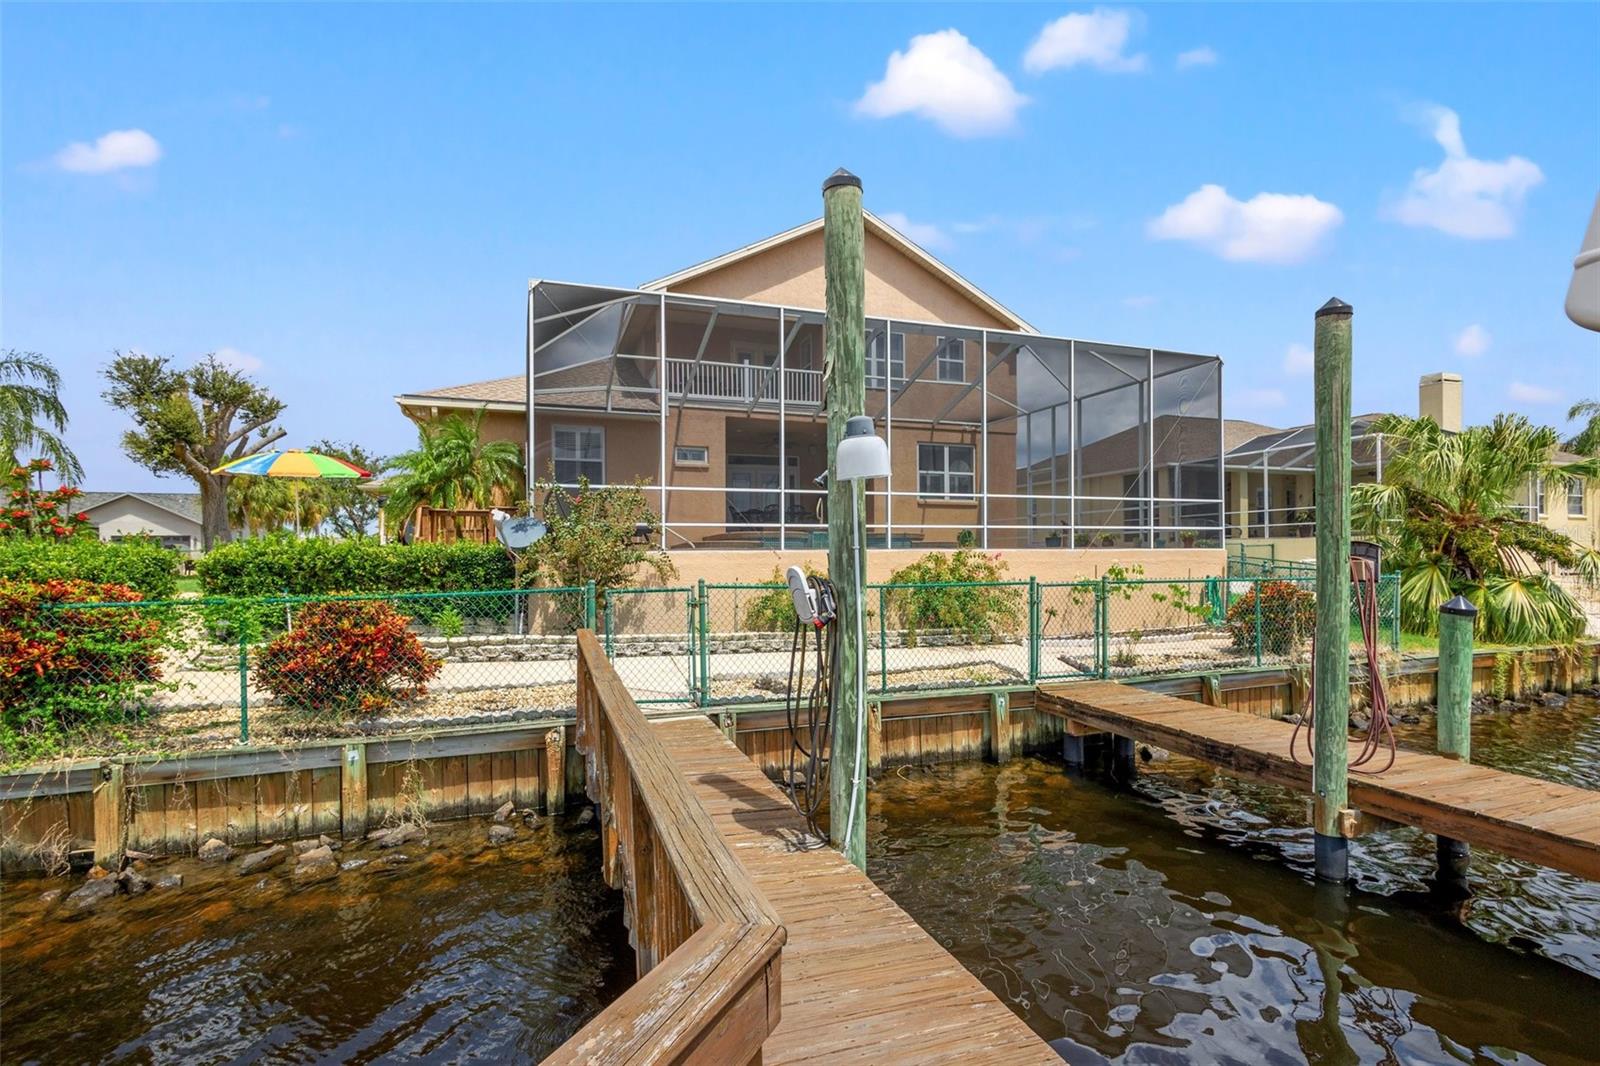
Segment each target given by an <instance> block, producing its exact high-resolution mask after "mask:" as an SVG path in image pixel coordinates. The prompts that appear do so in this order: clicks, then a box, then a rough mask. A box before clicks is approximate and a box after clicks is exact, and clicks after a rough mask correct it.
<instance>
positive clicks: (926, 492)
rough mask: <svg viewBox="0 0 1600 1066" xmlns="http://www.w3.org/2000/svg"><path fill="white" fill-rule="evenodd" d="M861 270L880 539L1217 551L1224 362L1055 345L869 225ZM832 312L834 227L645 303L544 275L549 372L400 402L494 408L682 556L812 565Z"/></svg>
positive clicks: (538, 286) (488, 420) (498, 425)
mask: <svg viewBox="0 0 1600 1066" xmlns="http://www.w3.org/2000/svg"><path fill="white" fill-rule="evenodd" d="M866 274H867V283H866V312H867V316H868V319H867V325H866V331H867V338H866V387H867V393H866V409H867V413H868V414H870V415H872V416H873V418H874V419H875V420H876V422H877V428H878V432H879V433H880V434H882V435H883V436H884V438H885V439H886V440H887V441H888V442H889V446H890V455H891V464H892V469H893V474H892V477H891V478H890V479H888V480H887V482H879V483H874V484H873V485H872V486H871V490H872V491H871V492H870V493H869V497H868V502H867V515H866V521H867V524H868V527H869V537H870V542H871V543H872V544H873V545H874V546H876V547H880V548H881V547H884V546H885V545H887V546H889V547H892V548H904V549H919V550H920V549H926V548H933V547H945V548H948V547H955V546H958V545H964V544H972V545H974V546H982V547H988V548H991V549H996V548H1005V549H1012V548H1035V547H1036V548H1044V547H1046V546H1049V547H1057V546H1063V547H1072V546H1083V547H1087V546H1091V545H1092V546H1096V547H1112V546H1116V547H1126V548H1143V547H1176V548H1181V547H1196V546H1198V547H1211V548H1213V549H1214V548H1218V547H1220V546H1221V543H1222V506H1221V487H1222V481H1221V479H1222V471H1221V462H1220V460H1221V451H1222V431H1221V430H1222V427H1221V361H1220V360H1219V359H1217V358H1216V357H1215V356H1208V355H1191V354H1185V353H1179V352H1167V351H1159V350H1153V349H1150V348H1137V347H1128V346H1124V345H1115V344H1103V343H1098V342H1088V341H1082V340H1077V341H1074V340H1071V339H1068V338H1059V337H1048V336H1044V335H1042V334H1040V333H1038V332H1037V331H1036V330H1034V329H1033V327H1032V326H1030V325H1029V324H1028V323H1027V322H1026V321H1024V320H1023V319H1022V318H1021V317H1020V316H1019V315H1017V314H1016V313H1015V312H1013V311H1011V310H1010V309H1008V308H1006V307H1005V306H1003V305H1002V304H1000V303H999V302H997V301H996V300H995V299H994V298H993V297H991V296H989V295H988V294H986V293H984V292H983V291H982V290H980V289H978V288H977V287H976V286H974V285H973V284H972V283H971V282H969V281H967V280H966V279H964V278H962V277H961V276H960V275H958V274H956V273H955V272H954V271H952V270H951V269H950V268H949V267H947V266H945V265H944V264H943V263H941V262H939V261H938V260H937V259H935V258H934V257H933V256H931V255H929V254H928V253H927V252H926V251H924V250H923V249H921V248H919V247H918V246H917V245H915V244H913V243H912V242H911V241H909V240H907V239H906V238H905V237H904V236H903V235H901V234H900V233H898V232H896V231H895V230H894V229H893V228H891V227H890V226H888V225H887V224H886V223H884V222H883V221H882V220H880V219H878V218H876V217H875V216H873V215H871V214H868V215H867V216H866ZM825 302H826V301H825V294H824V277H823V235H822V222H821V220H820V219H817V220H813V221H812V222H809V223H807V224H805V225H803V226H799V227H796V228H794V229H791V230H788V231H786V232H784V233H780V234H778V235H776V236H774V237H770V238H768V239H766V240H763V241H760V242H757V243H756V244H752V245H749V246H747V247H744V248H740V249H737V250H735V251H733V252H729V253H728V254H726V255H722V256H719V257H717V258H715V259H711V260H708V261H706V262H703V263H700V264H698V265H696V266H693V267H689V268H688V269H686V270H682V271H679V272H677V273H674V274H670V275H668V276H666V277H663V278H658V279H656V280H654V281H651V282H647V283H645V284H644V285H643V286H641V287H640V288H637V289H625V288H611V287H604V286H593V285H575V284H567V283H562V282H553V281H535V282H531V283H530V284H529V287H528V307H527V321H528V351H527V353H526V359H525V364H526V365H525V370H531V371H532V375H531V379H530V377H529V376H528V374H527V373H524V374H520V375H510V376H506V377H503V378H497V379H494V380H491V381H483V382H476V383H473V384H468V385H455V386H449V387H446V388H438V389H432V390H428V391H422V392H413V393H406V394H403V395H400V396H397V397H395V400H396V403H398V404H399V405H400V408H401V410H402V411H404V412H405V414H406V415H407V416H409V417H410V418H412V419H414V420H417V421H419V422H421V421H426V420H429V419H434V418H438V417H440V416H442V415H444V414H445V413H447V412H450V411H473V410H477V409H479V408H483V409H485V410H486V416H485V432H486V433H488V434H489V435H491V436H492V437H494V438H497V439H504V440H513V441H517V442H518V443H521V444H522V445H523V447H524V449H525V452H524V454H526V455H529V456H530V457H531V461H530V463H529V472H530V474H531V475H532V476H535V477H537V478H546V477H549V476H550V475H551V474H552V473H553V474H554V477H555V479H556V480H557V481H559V482H562V483H564V484H568V485H575V484H577V483H578V481H579V479H580V478H583V479H587V481H588V482H589V484H591V485H632V484H635V483H641V484H643V485H644V486H645V487H646V493H647V495H648V497H649V499H650V502H651V504H652V506H654V507H655V508H656V510H657V513H658V514H662V515H664V518H665V522H664V524H663V543H664V544H665V546H667V547H669V548H697V549H700V550H701V551H702V552H703V551H705V550H708V549H717V548H741V549H747V548H767V549H773V550H785V551H792V550H793V549H807V548H810V549H816V548H820V547H823V546H825V545H826V525H825V522H824V521H823V520H822V518H821V511H820V504H821V502H822V500H823V497H824V493H823V492H822V491H821V490H819V489H818V487H817V485H816V484H815V479H816V478H817V476H818V475H820V474H821V473H822V472H823V471H824V470H825V469H826V467H827V417H826V413H825V402H824V388H825V385H824V365H823V362H824V347H823V335H822V334H823V324H824V319H825V315H824V313H823V311H822V310H821V309H822V308H823V306H824V304H825ZM530 381H531V388H530ZM662 486H665V492H664V493H663V491H662ZM748 565H749V564H748V562H747V563H746V564H745V566H747V567H748ZM740 576H744V577H747V578H749V577H765V576H767V575H766V572H765V571H763V572H760V573H756V572H753V571H752V572H741V573H740Z"/></svg>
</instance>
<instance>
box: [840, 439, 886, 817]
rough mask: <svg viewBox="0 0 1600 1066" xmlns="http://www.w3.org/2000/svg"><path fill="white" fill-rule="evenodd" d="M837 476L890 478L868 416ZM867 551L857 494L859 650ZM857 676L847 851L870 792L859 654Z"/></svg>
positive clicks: (853, 504) (845, 445)
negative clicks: (864, 764)
mask: <svg viewBox="0 0 1600 1066" xmlns="http://www.w3.org/2000/svg"><path fill="white" fill-rule="evenodd" d="M833 470H834V476H835V477H837V478H838V479H839V480H840V481H844V482H851V481H868V480H870V479H872V478H879V477H888V476H889V445H888V444H886V443H884V440H883V438H882V437H880V436H878V435H877V434H876V433H874V432H872V419H870V418H868V417H867V416H866V415H855V416H854V417H852V418H850V419H849V420H848V421H846V422H845V424H844V436H843V437H842V438H840V440H839V446H838V448H836V449H834V453H833ZM865 557H866V551H865V549H864V545H863V543H862V536H861V503H860V497H859V496H857V495H856V493H854V492H851V493H850V558H851V561H852V563H853V564H854V568H855V572H856V580H855V596H856V603H855V619H856V632H855V640H856V648H857V649H862V648H865V647H866V646H867V633H866V627H865V624H864V623H863V621H862V616H863V615H864V614H865V613H866V606H867V605H866V592H865V584H866V578H865V576H864V573H863V572H864V571H865V569H866V567H865V565H864V562H863V560H864V559H865ZM855 666H856V671H855V672H856V676H855V677H854V678H852V679H851V680H852V681H853V682H854V683H855V688H856V723H855V724H856V745H855V765H854V766H852V767H851V769H850V809H849V811H848V812H847V813H846V815H845V820H844V826H845V829H844V837H843V838H842V839H843V840H844V841H846V847H847V848H848V846H849V844H848V842H849V841H850V840H853V839H854V837H853V836H852V835H851V834H852V832H853V831H854V829H855V824H856V811H857V809H858V807H864V806H865V805H866V804H865V801H864V800H863V798H862V796H863V793H864V792H865V791H866V790H865V789H864V788H863V787H862V780H861V768H862V759H861V752H862V751H863V750H864V749H865V748H866V746H867V739H866V720H867V663H866V656H865V655H863V654H861V653H860V651H859V650H858V652H857V654H856V657H855Z"/></svg>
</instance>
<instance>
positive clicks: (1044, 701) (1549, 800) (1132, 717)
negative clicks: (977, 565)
mask: <svg viewBox="0 0 1600 1066" xmlns="http://www.w3.org/2000/svg"><path fill="white" fill-rule="evenodd" d="M1034 706H1035V709H1036V710H1038V711H1042V712H1044V713H1048V714H1053V715H1056V716H1057V717H1060V718H1064V719H1066V720H1067V721H1069V722H1076V723H1078V724H1080V725H1084V726H1089V727H1092V728H1094V729H1098V730H1101V731H1104V732H1107V733H1116V734H1118V735H1121V736H1130V737H1133V738H1134V739H1135V740H1140V741H1143V742H1145V743H1149V744H1155V745H1157V746H1159V747H1163V748H1166V749H1168V750H1169V751H1173V752H1176V753H1178V754H1179V755H1186V756H1189V757H1190V758H1195V759H1200V760H1203V761H1205V762H1209V763H1212V764H1213V765H1215V766H1218V767H1220V768H1221V769H1223V770H1225V771H1227V772H1229V773H1232V774H1236V775H1238V776H1240V777H1245V778H1250V779H1253V780H1258V781H1265V782H1268V783H1270V784H1276V785H1284V786H1286V787H1289V788H1293V789H1297V790H1299V791H1302V792H1309V791H1310V790H1311V766H1310V756H1309V755H1308V754H1307V751H1306V746H1305V744H1304V737H1303V736H1302V737H1301V743H1300V745H1299V747H1298V749H1297V750H1298V754H1299V756H1300V759H1301V760H1302V761H1301V762H1296V761H1295V760H1294V759H1293V758H1292V757H1291V754H1290V744H1291V741H1292V738H1293V737H1294V727H1293V726H1292V725H1290V724H1288V723H1286V722H1276V721H1273V720H1271V719H1267V718H1260V717H1256V716H1251V715H1243V714H1240V713H1239V712H1237V711H1228V710H1219V709H1217V708H1213V707H1208V706H1206V705H1205V704H1200V703H1192V702H1190V701H1188V700H1183V699H1179V698H1177V697H1175V696H1167V695H1163V694H1161V693H1158V692H1150V691H1148V690H1144V689H1136V688H1132V687H1131V686H1127V685H1121V684H1117V683H1115V682H1109V681H1084V682H1075V683H1070V684H1061V685H1041V686H1040V687H1039V689H1038V691H1037V693H1036V695H1035V701H1034ZM1357 750H1358V749H1357V746H1356V745H1355V744H1352V745H1351V753H1352V755H1353V754H1354V753H1355V752H1356V751H1357ZM1386 758H1387V756H1386V755H1383V754H1380V755H1379V756H1378V763H1379V765H1381V764H1382V762H1383V761H1384V760H1385V759H1386ZM1349 795H1350V805H1351V806H1352V807H1354V808H1356V809H1358V810H1360V811H1362V812H1364V813H1366V814H1370V815H1375V816H1377V817H1379V818H1383V819H1387V820H1389V821H1392V822H1400V823H1402V824H1405V825H1412V826H1416V827H1417V828H1419V829H1423V830H1426V831H1427V832H1430V833H1437V834H1442V835H1444V836H1449V837H1454V838H1455V839H1457V840H1464V841H1466V842H1467V843H1469V844H1480V845H1483V846H1484V847H1489V848H1493V849H1494V850H1496V851H1499V852H1501V853H1503V854H1506V855H1510V856H1512V857H1513V858H1518V859H1524V860H1527V861H1529V862H1535V863H1539V864H1540V865H1543V866H1549V867H1552V868H1554V869H1557V870H1564V871H1566V872H1567V873H1571V874H1576V875H1577V876H1579V877H1583V878H1586V879H1588V880H1591V881H1600V792H1595V791H1593V790H1590V789H1582V788H1574V787H1572V786H1570V785H1561V784H1556V783H1555V782H1553V781H1542V780H1539V779H1537V778H1530V777H1523V776H1521V775H1520V774H1512V773H1507V772H1505V771H1503V770H1493V769H1490V768H1489V767H1486V766H1475V765H1473V764H1471V763H1466V762H1461V761H1459V760H1454V759H1446V758H1443V757H1441V756H1438V755H1431V754H1427V753H1424V752H1416V751H1405V750H1401V751H1399V752H1397V753H1396V755H1395V760H1394V765H1393V766H1391V767H1390V768H1389V769H1388V770H1387V771H1385V772H1383V773H1378V774H1367V773H1359V772H1352V773H1351V775H1350V786H1349Z"/></svg>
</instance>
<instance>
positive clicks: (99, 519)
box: [88, 496, 200, 548]
mask: <svg viewBox="0 0 1600 1066" xmlns="http://www.w3.org/2000/svg"><path fill="white" fill-rule="evenodd" d="M88 514H89V524H90V525H91V526H93V527H94V529H95V531H96V532H97V533H98V534H99V536H100V539H101V540H111V539H113V538H115V537H135V536H140V535H145V536H151V537H188V538H190V546H191V547H194V548H198V547H199V546H200V523H198V522H192V521H190V520H188V519H186V518H184V517H182V516H181V515H175V514H173V513H172V512H171V511H165V510H162V509H161V508H159V507H155V506H152V505H151V504H149V503H146V502H145V501H144V500H139V499H134V498H133V497H129V496H124V497H122V498H121V499H117V500H110V501H108V502H106V503H104V504H101V505H100V506H99V507H96V508H94V509H93V510H91V511H89V512H88Z"/></svg>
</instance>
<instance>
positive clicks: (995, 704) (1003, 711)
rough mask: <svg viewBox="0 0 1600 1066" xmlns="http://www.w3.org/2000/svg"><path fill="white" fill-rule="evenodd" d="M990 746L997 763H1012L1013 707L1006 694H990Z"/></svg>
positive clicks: (992, 756)
mask: <svg viewBox="0 0 1600 1066" xmlns="http://www.w3.org/2000/svg"><path fill="white" fill-rule="evenodd" d="M989 745H990V758H992V759H994V761H995V762H1010V761H1011V707H1010V698H1009V697H1008V696H1007V695H1006V694H1005V693H1004V692H991V693H990V694H989Z"/></svg>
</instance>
